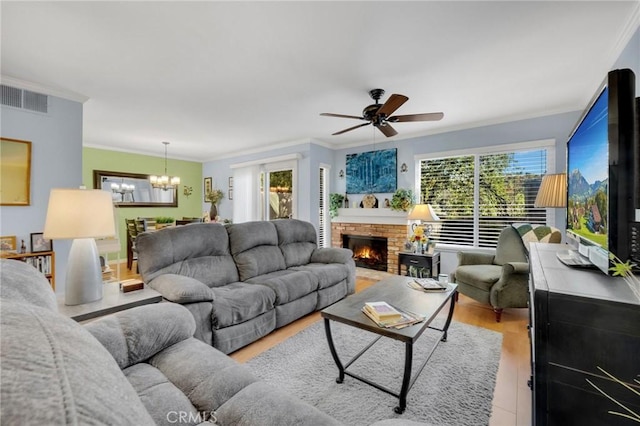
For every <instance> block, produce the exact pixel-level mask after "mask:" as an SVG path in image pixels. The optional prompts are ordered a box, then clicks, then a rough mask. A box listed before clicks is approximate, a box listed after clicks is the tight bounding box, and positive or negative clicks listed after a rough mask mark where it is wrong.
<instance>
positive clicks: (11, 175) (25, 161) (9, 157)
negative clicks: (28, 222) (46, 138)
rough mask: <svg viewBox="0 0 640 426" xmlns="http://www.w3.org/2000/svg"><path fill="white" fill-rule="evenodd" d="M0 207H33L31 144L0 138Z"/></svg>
mask: <svg viewBox="0 0 640 426" xmlns="http://www.w3.org/2000/svg"><path fill="white" fill-rule="evenodd" d="M0 205H2V206H29V205H31V142H29V141H21V140H18V139H8V138H0Z"/></svg>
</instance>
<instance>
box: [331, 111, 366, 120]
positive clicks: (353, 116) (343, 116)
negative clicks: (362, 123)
mask: <svg viewBox="0 0 640 426" xmlns="http://www.w3.org/2000/svg"><path fill="white" fill-rule="evenodd" d="M320 115H322V116H325V117H338V118H355V119H356V120H365V118H364V117H358V116H357V115H344V114H333V113H330V112H322V113H320Z"/></svg>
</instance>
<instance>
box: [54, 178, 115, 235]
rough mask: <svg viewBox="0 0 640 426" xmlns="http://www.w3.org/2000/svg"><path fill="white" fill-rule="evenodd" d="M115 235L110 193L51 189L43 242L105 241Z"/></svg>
mask: <svg viewBox="0 0 640 426" xmlns="http://www.w3.org/2000/svg"><path fill="white" fill-rule="evenodd" d="M115 234H116V228H115V222H114V217H113V204H112V201H111V193H109V192H106V191H101V190H99V189H52V190H51V194H50V195H49V207H48V208H47V219H46V221H45V224H44V238H46V239H48V240H61V239H74V238H103V237H113V236H114V235H115Z"/></svg>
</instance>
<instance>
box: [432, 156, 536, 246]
mask: <svg viewBox="0 0 640 426" xmlns="http://www.w3.org/2000/svg"><path fill="white" fill-rule="evenodd" d="M420 171H421V174H420V195H421V198H422V200H424V201H423V202H425V203H429V204H431V205H432V206H433V208H434V209H435V211H436V213H437V214H438V216H439V217H440V219H441V221H440V222H439V223H437V224H435V226H434V232H433V233H432V236H431V237H432V238H433V239H435V240H436V241H437V242H440V243H448V244H457V245H466V246H476V247H495V246H496V244H497V242H498V236H499V234H500V231H501V230H502V229H503V228H504V227H505V226H507V225H510V224H512V223H521V222H526V223H531V224H545V223H546V210H545V209H544V208H535V207H534V201H535V198H536V195H537V193H538V188H539V187H540V182H541V180H542V176H544V174H546V172H547V149H544V148H542V149H529V150H518V151H510V152H502V153H492V154H474V155H464V156H455V157H445V158H438V159H427V160H422V161H421V164H420Z"/></svg>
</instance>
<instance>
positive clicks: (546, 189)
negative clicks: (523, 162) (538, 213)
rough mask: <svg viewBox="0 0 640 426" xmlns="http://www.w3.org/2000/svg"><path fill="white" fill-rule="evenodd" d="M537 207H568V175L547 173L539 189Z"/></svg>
mask: <svg viewBox="0 0 640 426" xmlns="http://www.w3.org/2000/svg"><path fill="white" fill-rule="evenodd" d="M534 206H535V207H566V206H567V175H566V174H565V173H557V174H552V175H545V176H544V177H543V178H542V182H541V183H540V188H539V189H538V196H537V197H536V201H535V203H534Z"/></svg>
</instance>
